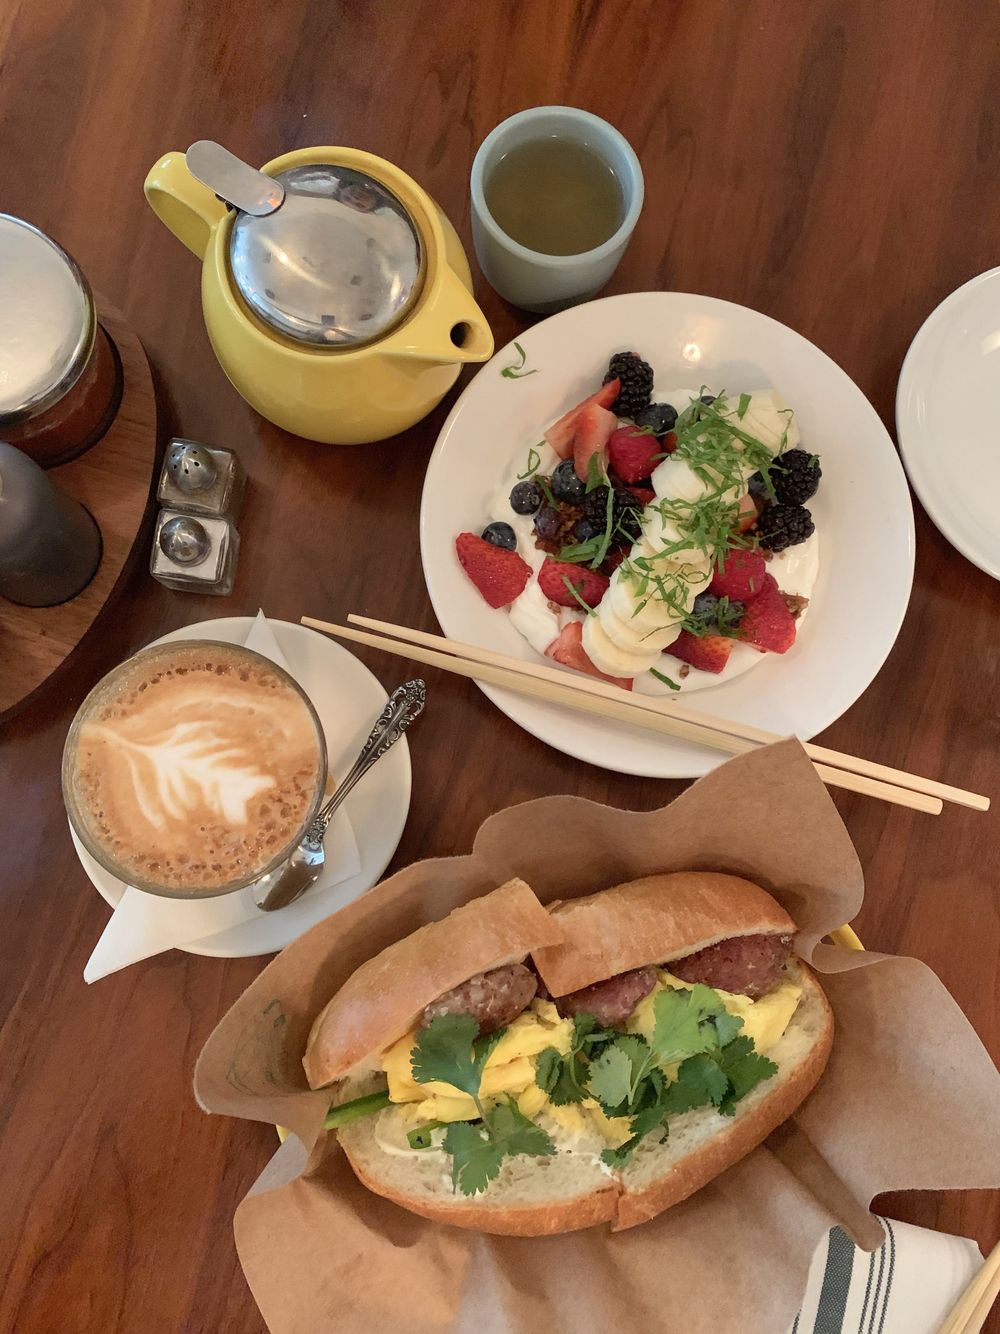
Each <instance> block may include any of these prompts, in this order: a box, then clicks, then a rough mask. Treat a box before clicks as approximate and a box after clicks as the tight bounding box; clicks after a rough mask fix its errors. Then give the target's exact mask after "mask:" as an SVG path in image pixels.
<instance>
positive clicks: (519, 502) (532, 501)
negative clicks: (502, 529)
mask: <svg viewBox="0 0 1000 1334" xmlns="http://www.w3.org/2000/svg"><path fill="white" fill-rule="evenodd" d="M541 503H542V489H541V487H540V486H539V485H538V484H537V483H536V482H518V483H517V485H516V486H515V487H514V488H513V490H512V491H511V493H510V507H511V509H512V510H513V511H514V513H515V514H534V512H535V510H536V509H538V507H539V505H540V504H541Z"/></svg>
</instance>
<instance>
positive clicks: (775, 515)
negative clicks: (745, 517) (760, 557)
mask: <svg viewBox="0 0 1000 1334" xmlns="http://www.w3.org/2000/svg"><path fill="white" fill-rule="evenodd" d="M815 531H816V525H815V524H814V523H813V521H812V515H811V514H810V513H809V511H808V510H807V509H806V508H805V506H804V505H768V506H767V508H766V509H765V510H764V512H763V513H762V514H761V516H760V518H759V519H758V520H757V536H758V537H759V538H760V544H761V546H762V547H764V548H765V550H767V551H784V550H785V549H786V548H787V547H796V546H798V544H799V543H800V542H804V541H805V540H806V538H807V537H812V535H813V533H814V532H815Z"/></svg>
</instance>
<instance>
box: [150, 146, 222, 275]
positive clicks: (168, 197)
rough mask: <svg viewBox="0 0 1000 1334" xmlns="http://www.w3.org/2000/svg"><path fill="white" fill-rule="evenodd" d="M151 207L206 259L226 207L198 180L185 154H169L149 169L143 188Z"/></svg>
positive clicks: (196, 253)
mask: <svg viewBox="0 0 1000 1334" xmlns="http://www.w3.org/2000/svg"><path fill="white" fill-rule="evenodd" d="M143 191H144V192H145V195H146V199H147V200H148V201H149V205H150V208H152V210H153V212H154V213H155V214H156V216H157V217H158V218H159V219H160V221H161V222H162V223H163V225H164V226H165V227H167V228H169V230H170V231H172V232H173V234H174V235H175V236H176V237H177V239H178V241H182V242H183V243H184V245H186V246H187V248H188V250H190V251H191V252H192V253H193V254H195V255H197V257H198V258H199V259H203V258H204V256H205V251H206V250H207V249H208V243H209V241H210V240H211V239H212V232H213V231H214V230H215V228H216V227H217V226H218V225H219V223H220V222H221V221H222V220H223V218H224V217H225V216H226V206H225V204H223V203H222V201H221V200H220V199H218V198H217V196H215V195H214V194H213V193H212V191H211V190H210V189H209V188H208V186H207V185H202V183H201V181H197V180H195V178H194V177H193V176H192V175H191V173H190V171H189V170H188V166H187V163H186V162H185V160H184V154H183V153H168V154H167V155H166V157H162V158H160V160H159V162H157V163H156V165H155V166H153V167H152V168H151V169H150V172H149V175H148V176H147V177H146V181H145V184H144V185H143Z"/></svg>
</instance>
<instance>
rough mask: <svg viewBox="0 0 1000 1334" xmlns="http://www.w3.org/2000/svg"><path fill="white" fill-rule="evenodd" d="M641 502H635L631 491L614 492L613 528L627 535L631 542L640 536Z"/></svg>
mask: <svg viewBox="0 0 1000 1334" xmlns="http://www.w3.org/2000/svg"><path fill="white" fill-rule="evenodd" d="M641 514H642V501H641V500H636V498H635V496H634V495H633V494H632V492H631V491H619V490H616V491H615V515H614V517H615V527H616V528H617V530H618V532H619V533H625V534H627V535H628V536H629V537H630V538H631V539H632V541H633V542H637V541H638V540H639V538H640V537H641V536H642V523H641V521H640V517H639V516H640V515H641Z"/></svg>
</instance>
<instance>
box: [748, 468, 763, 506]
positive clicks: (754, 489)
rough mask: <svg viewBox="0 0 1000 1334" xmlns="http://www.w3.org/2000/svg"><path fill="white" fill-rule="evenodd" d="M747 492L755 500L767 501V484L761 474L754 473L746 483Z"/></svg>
mask: <svg viewBox="0 0 1000 1334" xmlns="http://www.w3.org/2000/svg"><path fill="white" fill-rule="evenodd" d="M747 490H748V491H749V492H750V494H751V495H752V496H755V497H756V499H757V500H767V498H768V496H767V483H766V482H765V481H764V474H763V473H762V472H755V473H754V474H753V476H752V477H751V478H750V480H749V481H748V482H747Z"/></svg>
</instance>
